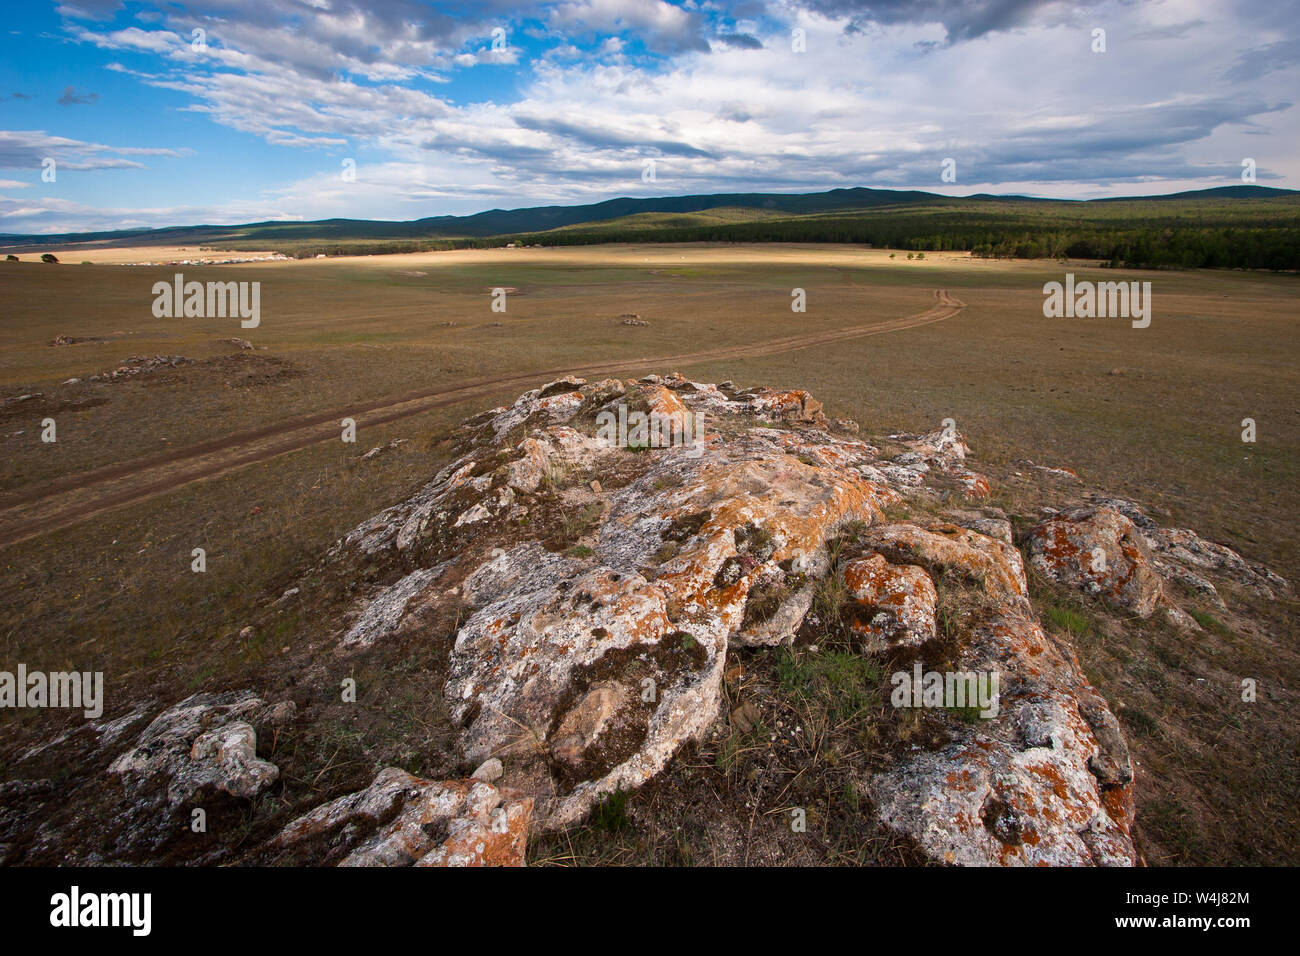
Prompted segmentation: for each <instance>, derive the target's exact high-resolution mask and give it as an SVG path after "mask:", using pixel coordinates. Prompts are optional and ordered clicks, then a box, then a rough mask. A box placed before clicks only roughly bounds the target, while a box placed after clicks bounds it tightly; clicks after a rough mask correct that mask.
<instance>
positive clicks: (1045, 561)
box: [1029, 507, 1164, 618]
mask: <svg viewBox="0 0 1300 956" xmlns="http://www.w3.org/2000/svg"><path fill="white" fill-rule="evenodd" d="M1029 563H1030V565H1031V566H1032V567H1034V568H1035V569H1037V570H1038V571H1040V572H1042V573H1043V574H1045V575H1047V576H1048V577H1050V578H1051V579H1053V580H1054V581H1058V582H1060V583H1061V584H1065V585H1067V586H1069V587H1074V588H1077V589H1079V590H1081V591H1083V592H1085V593H1087V594H1091V595H1094V596H1097V597H1102V598H1105V599H1106V600H1109V601H1111V602H1113V603H1115V604H1118V605H1119V606H1121V607H1124V608H1127V609H1129V610H1131V611H1133V613H1135V614H1137V615H1138V616H1139V617H1144V618H1145V617H1150V616H1151V615H1152V614H1153V613H1154V612H1155V610H1156V608H1157V607H1158V606H1159V605H1160V604H1161V602H1162V599H1163V593H1164V592H1163V590H1162V586H1161V579H1160V575H1159V574H1158V573H1157V572H1156V570H1155V568H1154V566H1153V565H1152V561H1151V554H1150V551H1149V550H1148V548H1147V545H1146V542H1145V540H1144V539H1143V537H1142V535H1141V534H1140V533H1139V531H1138V528H1137V526H1136V525H1135V524H1134V523H1133V522H1132V520H1131V519H1129V518H1128V517H1127V516H1126V515H1123V514H1121V513H1120V512H1118V511H1116V510H1114V509H1113V508H1091V507H1088V508H1076V509H1073V510H1071V511H1068V512H1065V513H1063V514H1060V515H1057V516H1055V517H1052V518H1050V519H1049V520H1047V521H1044V522H1043V523H1041V524H1039V525H1038V526H1037V527H1035V528H1034V529H1033V530H1032V531H1030V533H1029Z"/></svg>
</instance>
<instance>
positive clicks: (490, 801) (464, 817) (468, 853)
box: [269, 767, 533, 866]
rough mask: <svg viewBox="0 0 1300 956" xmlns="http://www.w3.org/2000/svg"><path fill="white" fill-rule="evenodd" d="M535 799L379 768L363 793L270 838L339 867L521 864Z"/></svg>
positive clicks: (476, 783)
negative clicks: (308, 849) (304, 849)
mask: <svg viewBox="0 0 1300 956" xmlns="http://www.w3.org/2000/svg"><path fill="white" fill-rule="evenodd" d="M532 806H533V803H532V800H531V798H529V797H526V796H524V795H522V794H520V793H518V792H516V791H513V790H509V789H506V788H498V787H494V786H492V785H491V784H490V783H488V782H487V781H484V780H479V779H471V780H442V781H433V780H422V779H420V778H419V777H413V776H411V775H410V774H409V773H407V772H406V771H404V770H399V769H397V768H396V767H388V768H386V769H384V770H381V771H380V772H379V774H378V775H377V776H376V777H375V779H374V781H373V782H371V784H370V786H369V787H367V788H366V789H365V790H361V791H358V792H357V793H352V794H348V795H347V796H344V797H339V798H338V799H337V800H332V801H330V802H329V803H325V804H322V805H321V806H319V807H317V808H316V809H314V810H312V811H311V812H310V813H307V814H304V815H303V816H301V817H299V818H298V819H296V820H294V821H293V822H292V823H290V824H289V825H288V826H286V827H285V828H284V830H282V831H281V832H280V834H279V835H278V836H277V837H275V839H274V840H272V841H271V844H270V845H269V849H270V850H271V851H273V852H277V853H282V852H285V851H290V852H291V851H293V850H295V849H299V848H301V847H302V846H303V845H310V846H311V848H312V849H313V850H314V851H315V852H316V854H317V859H316V861H315V862H318V863H337V865H339V866H411V865H415V866H523V865H524V861H525V851H526V849H527V841H528V826H529V818H530V816H531V814H532Z"/></svg>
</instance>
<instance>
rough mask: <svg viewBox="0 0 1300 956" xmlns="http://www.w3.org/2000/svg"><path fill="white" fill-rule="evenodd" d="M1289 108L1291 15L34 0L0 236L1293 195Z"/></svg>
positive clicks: (1298, 164)
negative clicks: (838, 195)
mask: <svg viewBox="0 0 1300 956" xmlns="http://www.w3.org/2000/svg"><path fill="white" fill-rule="evenodd" d="M1100 47H1104V49H1102V48H1100ZM1297 95H1300V0H1236V2H1210V0H1109V2H1101V3H1086V2H1080V3H1063V2H1056V0H972V2H967V3H962V2H954V0H936V2H928V3H926V2H917V0H911V2H905V0H735V2H728V0H716V2H715V0H676V2H668V0H561V2H558V3H545V4H543V3H538V4H528V3H504V2H500V0H480V2H474V3H466V2H461V0H445V2H421V0H365V2H363V0H195V2H192V3H186V2H153V0H141V2H137V0H125V2H123V0H71V2H64V3H51V2H45V0H27V2H22V3H16V4H10V5H8V8H7V9H6V16H5V19H4V24H3V26H0V233H57V232H68V231H82V230H105V229H128V228H138V227H144V226H168V225H190V224H197V223H240V222H253V221H262V220H268V219H284V220H313V219H324V218H332V217H349V218H366V219H418V218H422V217H424V216H436V215H446V214H456V215H461V214H468V213H474V212H480V211H482V210H485V209H492V208H508V209H509V208H518V207H522V206H535V205H550V204H562V205H573V204H581V203H588V202H599V201H601V200H604V199H611V198H615V197H619V196H633V197H649V196H659V195H684V194H695V193H713V192H742V191H743V192H752V191H771V192H812V191H820V190H824V189H833V188H838V187H849V186H870V187H876V188H902V189H924V190H928V191H932V192H937V193H944V194H949V195H969V194H973V193H980V192H988V193H998V194H1019V195H1032V196H1050V197H1058V198H1068V199H1091V198H1098V197H1105V196H1121V195H1153V194H1159V193H1168V192H1176V191H1180V190H1184V189H1200V188H1206V187H1211V186H1224V185H1235V184H1240V183H1241V182H1242V171H1243V166H1242V164H1243V161H1245V160H1247V159H1250V160H1253V166H1254V170H1255V176H1256V182H1257V183H1258V184H1259V185H1267V186H1281V187H1286V188H1297V187H1300V150H1298V149H1297V146H1298V145H1300V118H1298V116H1300V114H1298V111H1297V107H1296V105H1295V103H1294V100H1295V99H1296V97H1297ZM945 160H951V161H952V162H951V163H950V164H947V165H946V166H945ZM945 169H948V170H949V171H950V172H949V175H950V176H953V175H955V179H953V180H952V181H946V180H945V179H944V178H943V174H944V170H945ZM650 171H653V176H651V175H650Z"/></svg>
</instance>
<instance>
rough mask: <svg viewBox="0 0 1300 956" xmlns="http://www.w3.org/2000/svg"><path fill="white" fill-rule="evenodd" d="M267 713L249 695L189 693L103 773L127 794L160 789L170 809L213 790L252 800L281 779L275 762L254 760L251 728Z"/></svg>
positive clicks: (270, 710)
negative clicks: (119, 781)
mask: <svg viewBox="0 0 1300 956" xmlns="http://www.w3.org/2000/svg"><path fill="white" fill-rule="evenodd" d="M289 707H292V705H289ZM272 713H274V709H273V708H271V707H269V706H268V705H267V703H266V701H264V700H262V698H260V697H257V696H256V695H255V694H253V693H252V692H251V691H232V692H227V693H223V694H194V695H193V696H191V697H187V698H186V699H185V700H183V701H181V702H180V703H179V704H175V705H174V706H172V707H169V708H167V709H166V710H164V711H163V712H162V713H160V714H159V715H158V716H157V717H156V718H154V720H153V722H152V723H150V724H149V726H148V727H146V728H145V729H144V732H143V733H142V734H141V735H140V737H139V739H138V740H137V741H136V744H135V746H134V747H132V748H131V749H130V750H128V751H126V752H125V753H123V754H122V755H120V756H119V757H118V758H117V759H116V760H114V761H113V762H112V764H110V765H109V768H108V771H109V773H111V774H115V775H117V776H119V777H121V779H122V782H123V784H124V785H125V786H126V788H127V790H128V792H131V793H140V792H141V791H144V790H145V789H146V788H147V787H149V786H150V785H155V784H156V785H158V786H159V787H161V788H164V789H165V792H166V799H167V804H168V806H169V807H170V808H172V809H175V808H176V807H179V806H180V805H182V804H184V803H186V802H187V801H189V800H191V799H193V798H194V797H196V796H197V795H199V794H202V793H204V792H207V791H214V790H215V791H220V792H223V793H227V794H229V795H230V796H233V797H241V798H246V799H247V798H252V797H254V796H256V795H257V794H259V793H261V792H262V791H263V790H265V789H266V788H267V787H269V786H271V785H272V784H274V783H275V781H276V780H277V779H279V776H280V771H279V768H277V767H276V766H275V764H273V763H270V762H269V761H266V760H262V759H261V758H259V757H258V756H257V732H256V731H255V730H254V729H253V724H254V723H257V722H259V721H261V720H262V719H263V718H265V717H267V716H268V715H270V714H272ZM284 713H285V711H284V710H283V709H281V711H280V714H284ZM277 719H283V718H282V717H277Z"/></svg>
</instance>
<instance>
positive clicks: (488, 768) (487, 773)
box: [472, 757, 505, 783]
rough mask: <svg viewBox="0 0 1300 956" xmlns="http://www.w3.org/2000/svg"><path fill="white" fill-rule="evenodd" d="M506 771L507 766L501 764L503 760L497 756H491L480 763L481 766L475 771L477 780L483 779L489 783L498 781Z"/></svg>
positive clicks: (474, 775) (474, 774)
mask: <svg viewBox="0 0 1300 956" xmlns="http://www.w3.org/2000/svg"><path fill="white" fill-rule="evenodd" d="M503 773H505V768H504V767H502V766H501V761H500V760H499V759H497V758H496V757H490V758H489V759H487V760H484V761H483V762H482V763H481V764H479V768H478V769H477V770H475V771H474V773H473V775H472V776H473V777H474V779H475V780H483V781H485V782H487V783H496V782H497V781H498V780H500V779H501V775H502V774H503Z"/></svg>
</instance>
